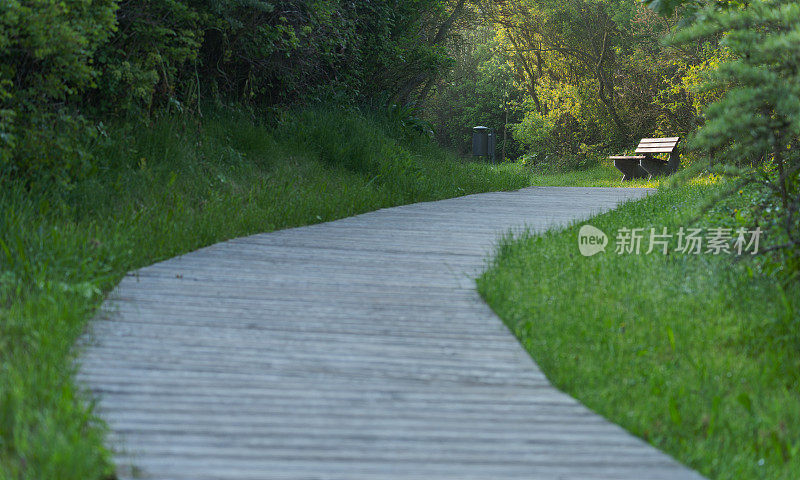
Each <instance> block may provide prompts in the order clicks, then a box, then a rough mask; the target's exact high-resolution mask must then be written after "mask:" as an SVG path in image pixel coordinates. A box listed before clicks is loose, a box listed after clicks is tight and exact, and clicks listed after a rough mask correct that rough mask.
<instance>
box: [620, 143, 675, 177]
mask: <svg viewBox="0 0 800 480" xmlns="http://www.w3.org/2000/svg"><path fill="white" fill-rule="evenodd" d="M680 139H681V137H664V138H643V139H642V141H640V142H639V146H638V147H636V155H614V156H611V157H608V158H609V159H611V160H614V166H615V167H617V170H619V171H620V172H622V180H631V179H634V178H652V177H654V176H658V175H669V174H671V173H675V172H676V171H677V170H678V166H679V165H680V154H679V153H678V148H677V146H678V142H679V141H680ZM654 153H668V154H669V160H668V161H667V160H661V159H659V158H655V157H653V154H654Z"/></svg>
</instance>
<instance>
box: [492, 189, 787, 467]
mask: <svg viewBox="0 0 800 480" xmlns="http://www.w3.org/2000/svg"><path fill="white" fill-rule="evenodd" d="M702 183H703V182H696V183H695V184H692V185H685V186H682V187H676V188H662V189H661V190H660V191H659V192H658V194H656V195H653V196H650V197H648V198H647V199H645V200H643V201H641V202H636V203H629V204H626V205H624V206H622V207H621V208H619V209H618V210H616V211H613V212H609V213H606V214H604V215H601V216H599V217H596V218H594V219H592V220H591V221H590V222H588V223H590V224H591V225H594V226H596V227H598V228H600V229H601V230H603V231H604V232H606V233H607V234H608V235H609V241H610V244H609V246H608V247H607V250H606V252H604V253H598V254H597V255H595V256H593V257H583V256H581V255H580V254H579V251H578V247H577V232H578V229H579V226H580V225H574V226H571V227H569V228H566V229H562V230H561V231H556V232H549V233H545V234H542V235H530V234H527V235H522V236H520V237H518V238H516V239H512V238H508V239H506V240H505V241H504V242H502V243H501V245H500V247H499V248H498V252H497V257H496V259H495V260H494V261H493V263H492V266H491V267H490V269H489V270H488V271H487V272H486V273H485V274H484V275H483V276H482V277H481V278H480V279H479V282H478V283H479V290H480V292H481V294H482V295H483V296H484V298H485V299H486V300H487V302H488V303H489V304H490V305H491V306H492V308H493V309H494V310H495V311H496V312H497V313H498V314H499V315H500V317H502V318H503V320H504V321H505V322H506V323H507V325H508V326H509V328H510V329H511V330H512V331H513V332H514V333H515V334H516V335H517V337H518V338H519V340H520V342H521V344H522V345H523V346H524V347H525V348H526V349H527V350H528V351H529V352H530V354H531V355H532V356H533V358H534V359H535V360H536V361H537V363H538V364H539V365H540V366H541V368H542V370H543V371H544V372H545V374H546V375H547V376H548V378H549V379H550V380H551V381H552V382H553V383H554V384H555V385H556V386H557V387H559V388H560V389H562V390H564V391H565V392H567V393H569V394H570V395H573V396H575V397H576V398H578V399H579V400H580V401H581V402H583V403H584V404H585V405H587V406H588V407H589V408H591V409H593V410H595V411H596V412H598V413H600V414H601V415H603V416H605V417H606V418H608V419H610V420H611V421H613V422H615V423H618V424H620V425H622V426H623V427H625V428H626V429H628V430H629V431H631V432H632V433H634V434H635V435H638V436H640V437H642V438H644V439H646V440H647V441H649V442H650V443H652V444H654V445H656V446H657V447H659V448H661V449H663V450H665V451H666V452H668V453H670V454H672V455H673V456H675V457H676V458H677V459H679V460H680V461H682V462H684V463H686V464H688V465H690V466H692V467H694V468H696V469H698V470H699V471H700V472H701V473H703V474H705V475H708V476H709V477H710V478H714V479H737V480H738V479H750V478H764V479H786V480H789V479H796V478H798V475H800V288H798V286H797V285H792V286H789V287H786V290H784V289H783V288H782V287H781V286H780V285H779V284H778V283H777V282H776V281H775V280H772V279H770V278H769V277H768V276H766V275H762V274H760V272H759V264H758V262H754V261H752V260H746V261H734V259H733V258H732V257H731V256H728V255H720V256H715V255H710V254H701V255H686V254H680V253H674V252H673V253H671V254H669V255H663V254H660V253H658V254H650V255H644V254H642V255H618V254H616V253H615V251H614V250H615V249H614V240H615V237H616V234H615V232H616V231H617V229H618V228H621V227H628V228H633V227H645V228H648V229H649V228H650V227H657V228H659V229H660V228H661V227H668V228H669V232H673V233H674V232H675V231H677V228H678V227H680V226H685V227H689V226H691V221H692V219H696V218H699V220H698V222H697V224H698V225H701V226H702V225H721V226H733V227H735V226H737V225H736V222H735V220H734V218H735V208H737V207H741V206H742V205H743V204H746V203H747V199H746V198H744V197H742V198H738V199H735V200H733V201H732V203H731V202H728V203H723V204H721V205H720V206H718V207H716V208H715V209H713V210H711V211H710V212H706V213H704V214H701V213H702V211H703V210H701V206H702V205H704V204H705V203H706V201H707V199H708V198H709V196H710V195H713V194H715V192H716V191H717V190H718V189H720V188H722V187H721V186H714V185H703V184H702ZM706 183H708V182H706ZM673 247H674V245H673Z"/></svg>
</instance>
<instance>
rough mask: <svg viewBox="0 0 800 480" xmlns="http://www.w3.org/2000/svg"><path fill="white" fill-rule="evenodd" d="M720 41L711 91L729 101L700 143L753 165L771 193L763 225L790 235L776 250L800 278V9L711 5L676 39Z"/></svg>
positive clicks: (708, 116)
mask: <svg viewBox="0 0 800 480" xmlns="http://www.w3.org/2000/svg"><path fill="white" fill-rule="evenodd" d="M709 35H717V36H719V37H721V40H720V46H721V48H722V49H723V53H724V58H725V60H724V61H723V62H721V63H720V64H719V66H718V67H717V68H716V69H715V70H712V71H711V73H710V75H709V76H708V78H707V82H706V83H705V85H704V86H705V88H706V89H721V90H722V91H724V94H722V96H721V98H719V100H717V101H715V102H714V103H712V104H711V105H709V106H708V108H707V109H705V111H704V120H705V122H704V124H703V125H702V126H701V128H700V129H699V130H698V131H697V133H696V135H695V136H694V138H693V140H692V145H693V146H694V147H695V148H697V149H699V150H702V151H704V152H706V153H707V154H708V155H709V157H710V158H711V160H712V162H716V163H725V164H734V165H737V166H749V167H753V168H752V169H745V170H741V174H742V175H743V176H744V178H745V181H747V182H756V183H758V184H760V185H763V186H764V187H765V188H766V189H767V191H768V192H769V193H768V195H767V196H766V197H765V199H764V203H763V204H762V205H760V207H761V208H760V210H761V215H760V218H759V219H758V220H761V221H764V222H769V224H771V225H772V226H775V227H777V228H778V229H779V231H781V232H782V234H781V236H782V237H783V240H782V242H783V243H781V242H778V244H776V245H773V246H772V247H771V248H772V249H774V250H780V251H782V252H783V253H784V255H785V257H784V266H785V267H786V270H787V272H789V274H790V277H791V278H796V277H797V276H798V274H800V53H799V52H800V4H798V3H797V2H795V1H789V0H765V1H760V2H755V3H751V4H749V5H748V6H747V8H727V9H718V8H715V6H709V7H707V8H706V9H705V10H703V12H702V19H701V20H699V21H698V22H697V23H696V24H694V25H693V26H691V27H689V28H687V29H685V30H683V31H682V32H680V33H679V34H677V35H676V37H675V38H674V40H673V41H675V42H678V43H688V42H694V41H696V40H697V39H700V38H705V37H708V36H709Z"/></svg>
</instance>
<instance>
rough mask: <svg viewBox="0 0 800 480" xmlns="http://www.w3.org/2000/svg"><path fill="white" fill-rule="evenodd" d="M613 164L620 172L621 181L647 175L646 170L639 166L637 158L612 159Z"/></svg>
mask: <svg viewBox="0 0 800 480" xmlns="http://www.w3.org/2000/svg"><path fill="white" fill-rule="evenodd" d="M614 166H615V167H617V170H619V171H620V172H622V181H626V180H633V179H634V178H647V177H648V173H647V171H645V169H643V168H642V167H640V166H639V161H638V160H614Z"/></svg>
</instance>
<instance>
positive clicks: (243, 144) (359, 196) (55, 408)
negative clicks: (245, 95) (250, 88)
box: [0, 111, 528, 480]
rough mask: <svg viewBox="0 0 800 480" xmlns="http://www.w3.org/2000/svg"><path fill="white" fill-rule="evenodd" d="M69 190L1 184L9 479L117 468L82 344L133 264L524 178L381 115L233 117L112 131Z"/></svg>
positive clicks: (1, 404) (0, 433)
mask: <svg viewBox="0 0 800 480" xmlns="http://www.w3.org/2000/svg"><path fill="white" fill-rule="evenodd" d="M108 135H109V137H110V138H111V139H112V140H106V141H103V142H101V143H100V144H98V145H96V146H95V147H94V153H95V156H96V159H97V162H96V163H97V172H95V173H94V174H92V175H90V176H88V177H87V178H85V179H84V180H82V181H79V182H77V183H75V184H73V185H70V186H66V187H64V186H61V187H59V186H49V187H47V186H41V185H40V186H35V187H34V190H33V191H31V190H30V189H25V188H23V187H22V186H20V185H19V184H18V183H19V182H13V181H10V180H9V179H2V180H1V181H2V184H3V185H2V190H0V302H2V303H0V478H2V479H30V480H48V479H58V480H70V479H76V480H77V479H80V480H89V479H100V478H108V477H109V476H110V475H111V473H112V467H111V465H110V455H109V452H108V451H107V450H106V449H105V447H104V446H103V442H104V435H105V432H104V426H103V425H102V423H100V422H99V421H98V420H97V419H96V418H95V417H94V416H93V414H92V408H91V404H90V403H88V402H87V400H88V397H87V395H86V394H85V392H81V391H80V389H79V388H78V386H76V384H75V382H74V373H75V372H74V367H73V363H74V359H75V355H76V351H75V349H74V344H75V341H76V339H77V338H78V337H79V336H80V334H81V333H82V332H83V331H84V328H85V326H86V322H87V320H88V319H89V318H91V316H92V313H93V312H94V311H95V309H96V308H97V307H98V305H99V304H100V302H101V301H102V298H103V295H104V293H105V292H107V291H108V290H109V289H110V288H112V287H113V286H114V285H115V284H116V283H117V282H118V281H119V279H120V278H121V277H122V276H123V275H124V273H125V272H126V271H129V270H131V269H135V268H137V267H141V266H144V265H147V264H151V263H153V262H156V261H158V260H161V259H165V258H168V257H172V256H174V255H177V254H180V253H184V252H187V251H191V250H194V249H197V248H199V247H202V246H204V245H208V244H211V243H214V242H217V241H221V240H224V239H227V238H232V237H237V236H241V235H247V234H251V233H255V232H265V231H270V230H275V229H279V228H286V227H292V226H298V225H306V224H311V223H316V222H324V221H328V220H333V219H336V218H340V217H345V216H349V215H354V214H357V213H361V212H366V211H369V210H374V209H378V208H381V207H388V206H392V205H398V204H403V203H409V202H416V201H424V200H434V199H440V198H445V197H452V196H457V195H462V194H467V193H475V192H481V191H490V190H508V189H515V188H519V187H523V186H527V184H528V173H527V171H526V170H524V169H523V168H522V167H520V166H516V165H502V166H488V165H485V164H479V163H464V162H461V161H459V160H458V159H456V158H454V157H452V156H451V155H449V154H447V153H446V152H444V151H442V150H440V149H438V148H436V147H435V146H433V145H432V144H430V142H428V141H426V140H425V139H421V138H418V137H415V136H413V135H405V134H404V133H402V132H401V131H398V129H396V128H394V127H393V126H392V125H389V124H387V123H386V122H385V121H380V120H375V119H367V118H364V117H362V116H359V115H357V114H352V113H342V112H335V111H316V112H305V113H299V114H295V115H291V116H288V117H286V118H285V119H284V121H283V122H282V123H281V124H280V125H278V126H277V127H272V128H267V127H264V126H259V125H258V124H257V123H254V121H253V119H251V118H250V117H248V116H246V115H244V114H236V113H227V114H218V115H216V116H212V117H207V118H205V119H204V120H203V122H202V125H201V124H199V123H198V122H197V121H196V119H193V118H183V117H181V118H172V119H166V120H162V121H159V122H156V123H155V124H154V125H149V126H143V125H142V126H137V127H131V126H127V127H118V128H109V131H108ZM393 135H394V136H393Z"/></svg>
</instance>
